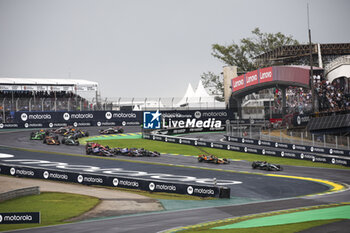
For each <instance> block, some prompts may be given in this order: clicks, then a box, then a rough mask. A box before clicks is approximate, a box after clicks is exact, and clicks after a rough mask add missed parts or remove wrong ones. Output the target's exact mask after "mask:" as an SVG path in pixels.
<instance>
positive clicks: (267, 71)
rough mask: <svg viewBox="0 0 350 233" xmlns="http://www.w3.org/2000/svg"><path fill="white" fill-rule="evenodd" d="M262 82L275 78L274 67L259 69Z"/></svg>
mask: <svg viewBox="0 0 350 233" xmlns="http://www.w3.org/2000/svg"><path fill="white" fill-rule="evenodd" d="M259 79H260V83H265V82H271V81H272V80H273V74H272V67H267V68H262V69H259Z"/></svg>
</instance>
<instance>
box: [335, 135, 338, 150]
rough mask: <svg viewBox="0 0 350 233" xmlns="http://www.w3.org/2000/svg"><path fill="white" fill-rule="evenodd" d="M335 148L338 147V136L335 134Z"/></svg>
mask: <svg viewBox="0 0 350 233" xmlns="http://www.w3.org/2000/svg"><path fill="white" fill-rule="evenodd" d="M335 148H337V149H338V136H337V135H336V136H335Z"/></svg>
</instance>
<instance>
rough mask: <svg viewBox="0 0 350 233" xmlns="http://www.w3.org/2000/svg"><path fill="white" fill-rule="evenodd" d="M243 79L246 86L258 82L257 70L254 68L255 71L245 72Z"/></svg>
mask: <svg viewBox="0 0 350 233" xmlns="http://www.w3.org/2000/svg"><path fill="white" fill-rule="evenodd" d="M245 80H246V87H249V86H252V85H255V84H258V82H259V80H258V71H257V70H255V71H252V72H248V73H246V75H245Z"/></svg>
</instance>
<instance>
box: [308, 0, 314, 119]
mask: <svg viewBox="0 0 350 233" xmlns="http://www.w3.org/2000/svg"><path fill="white" fill-rule="evenodd" d="M307 27H308V31H309V48H310V85H311V87H310V89H311V101H312V112H313V113H315V109H316V108H315V86H314V69H313V59H312V42H311V29H310V19H309V4H307Z"/></svg>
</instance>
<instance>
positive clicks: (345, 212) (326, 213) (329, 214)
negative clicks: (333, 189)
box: [212, 205, 350, 230]
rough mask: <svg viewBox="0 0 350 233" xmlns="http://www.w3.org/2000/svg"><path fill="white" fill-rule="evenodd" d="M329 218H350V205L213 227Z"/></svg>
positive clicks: (253, 225)
mask: <svg viewBox="0 0 350 233" xmlns="http://www.w3.org/2000/svg"><path fill="white" fill-rule="evenodd" d="M329 219H350V205H346V206H339V207H332V208H324V209H317V210H308V211H301V212H296V213H289V214H280V215H274V216H269V217H263V218H256V219H251V220H246V221H243V222H238V223H234V224H229V225H225V226H220V227H214V228H212V229H214V230H224V229H237V228H251V227H266V226H275V225H284V224H291V223H301V222H309V221H316V220H329Z"/></svg>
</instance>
